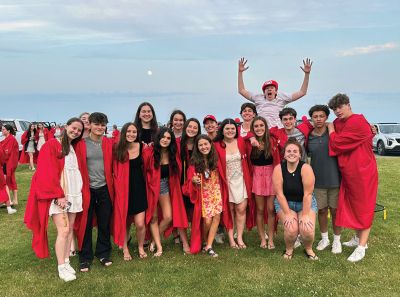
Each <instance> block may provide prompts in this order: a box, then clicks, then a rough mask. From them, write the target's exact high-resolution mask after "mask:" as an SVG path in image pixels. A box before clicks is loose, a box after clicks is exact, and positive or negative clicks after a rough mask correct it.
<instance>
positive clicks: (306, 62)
mask: <svg viewBox="0 0 400 297" xmlns="http://www.w3.org/2000/svg"><path fill="white" fill-rule="evenodd" d="M312 64H313V62H312V61H311V60H310V59H309V58H306V59H305V60H303V67H301V66H300V68H301V70H303V71H304V73H310V72H311V66H312Z"/></svg>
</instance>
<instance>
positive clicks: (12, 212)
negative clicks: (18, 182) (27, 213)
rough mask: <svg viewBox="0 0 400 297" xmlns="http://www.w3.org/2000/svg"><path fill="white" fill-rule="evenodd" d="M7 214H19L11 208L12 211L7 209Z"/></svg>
mask: <svg viewBox="0 0 400 297" xmlns="http://www.w3.org/2000/svg"><path fill="white" fill-rule="evenodd" d="M7 212H8V214H14V213H16V212H17V210H16V209H14V208H11V209H7Z"/></svg>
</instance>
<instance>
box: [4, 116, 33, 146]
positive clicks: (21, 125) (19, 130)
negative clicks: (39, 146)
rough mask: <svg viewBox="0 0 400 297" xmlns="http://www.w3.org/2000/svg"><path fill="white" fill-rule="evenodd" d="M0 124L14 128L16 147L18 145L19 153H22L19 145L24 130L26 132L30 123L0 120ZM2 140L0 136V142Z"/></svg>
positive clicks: (17, 120)
mask: <svg viewBox="0 0 400 297" xmlns="http://www.w3.org/2000/svg"><path fill="white" fill-rule="evenodd" d="M0 124H1V126H3V125H11V127H13V128H14V130H15V132H16V135H15V138H16V139H17V141H18V145H19V151H22V149H23V145H22V144H21V136H22V134H23V133H24V132H25V131H26V130H28V128H29V125H30V124H31V122H29V121H26V120H20V119H0ZM2 139H3V135H2V134H0V140H2Z"/></svg>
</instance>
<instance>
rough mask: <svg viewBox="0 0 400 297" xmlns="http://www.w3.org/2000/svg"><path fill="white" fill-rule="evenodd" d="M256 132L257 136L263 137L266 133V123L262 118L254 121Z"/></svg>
mask: <svg viewBox="0 0 400 297" xmlns="http://www.w3.org/2000/svg"><path fill="white" fill-rule="evenodd" d="M253 129H254V133H255V134H256V136H257V137H262V136H263V135H264V134H265V124H264V122H263V121H261V120H257V121H255V122H254V123H253Z"/></svg>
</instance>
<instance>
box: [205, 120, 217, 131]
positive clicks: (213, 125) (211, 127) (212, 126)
mask: <svg viewBox="0 0 400 297" xmlns="http://www.w3.org/2000/svg"><path fill="white" fill-rule="evenodd" d="M204 129H206V132H207V133H208V134H212V133H215V132H217V130H218V124H217V122H216V121H214V120H212V119H207V120H206V121H205V122H204Z"/></svg>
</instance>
